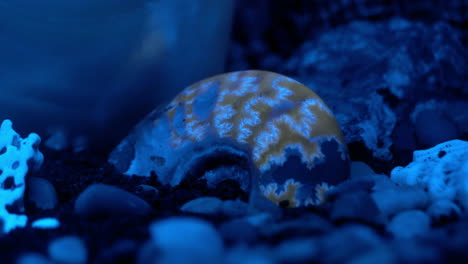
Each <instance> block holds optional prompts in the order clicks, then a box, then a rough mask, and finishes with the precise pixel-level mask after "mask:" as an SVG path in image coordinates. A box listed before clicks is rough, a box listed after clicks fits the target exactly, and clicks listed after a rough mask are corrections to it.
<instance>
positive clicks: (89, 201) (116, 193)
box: [75, 183, 151, 217]
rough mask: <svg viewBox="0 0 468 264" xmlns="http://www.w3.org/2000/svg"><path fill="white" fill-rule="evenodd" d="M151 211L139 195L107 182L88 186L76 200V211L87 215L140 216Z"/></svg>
mask: <svg viewBox="0 0 468 264" xmlns="http://www.w3.org/2000/svg"><path fill="white" fill-rule="evenodd" d="M150 212H151V207H150V206H149V204H148V203H147V202H146V201H145V200H143V199H141V198H139V197H138V196H136V195H134V194H132V193H130V192H127V191H125V190H122V189H120V188H118V187H115V186H111V185H106V184H101V183H97V184H93V185H90V186H88V187H87V188H86V189H85V190H84V191H83V192H82V193H81V194H80V195H79V196H78V198H77V199H76V201H75V213H77V214H79V215H82V216H85V217H103V216H139V215H146V214H148V213H150Z"/></svg>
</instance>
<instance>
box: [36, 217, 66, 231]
mask: <svg viewBox="0 0 468 264" xmlns="http://www.w3.org/2000/svg"><path fill="white" fill-rule="evenodd" d="M31 226H32V227H33V228H37V229H55V228H58V227H59V226H60V221H59V220H57V218H53V217H46V218H41V219H37V220H35V221H34V222H32V224H31Z"/></svg>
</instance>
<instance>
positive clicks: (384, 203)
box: [371, 186, 429, 216]
mask: <svg viewBox="0 0 468 264" xmlns="http://www.w3.org/2000/svg"><path fill="white" fill-rule="evenodd" d="M371 196H372V198H373V199H374V201H375V203H376V204H377V207H378V208H379V209H380V211H381V212H382V213H383V214H384V215H386V216H392V215H395V214H396V213H398V212H401V211H404V210H410V209H423V208H426V207H427V205H428V203H429V196H428V194H427V193H426V192H424V190H422V189H420V188H417V187H406V186H404V187H399V186H398V187H397V186H395V187H394V188H387V189H380V190H378V191H375V192H373V193H372V194H371Z"/></svg>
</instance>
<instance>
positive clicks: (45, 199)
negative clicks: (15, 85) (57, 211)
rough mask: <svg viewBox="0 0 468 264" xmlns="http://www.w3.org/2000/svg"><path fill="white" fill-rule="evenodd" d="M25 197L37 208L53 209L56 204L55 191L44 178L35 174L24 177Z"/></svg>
mask: <svg viewBox="0 0 468 264" xmlns="http://www.w3.org/2000/svg"><path fill="white" fill-rule="evenodd" d="M26 181H27V183H26V186H27V187H26V199H27V200H28V201H31V202H33V203H34V204H35V206H36V207H37V208H39V209H43V210H47V209H54V208H55V207H56V206H57V192H56V191H55V188H54V186H53V185H52V184H51V183H50V182H49V181H48V180H46V179H44V178H39V177H35V176H28V177H26Z"/></svg>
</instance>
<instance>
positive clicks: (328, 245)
mask: <svg viewBox="0 0 468 264" xmlns="http://www.w3.org/2000/svg"><path fill="white" fill-rule="evenodd" d="M383 242H384V241H383V239H382V238H381V237H380V236H379V235H378V234H377V233H376V232H375V231H374V230H373V229H371V228H370V227H368V226H365V225H359V224H349V225H345V226H341V227H339V228H337V229H335V230H334V231H333V232H331V233H329V234H326V235H324V236H323V237H322V239H321V240H320V241H319V246H320V250H319V252H320V254H319V257H320V260H321V262H322V263H346V262H347V261H349V260H350V259H352V258H354V257H357V256H360V255H362V254H363V253H365V252H369V251H370V250H372V249H375V248H376V247H379V246H381V245H383Z"/></svg>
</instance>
